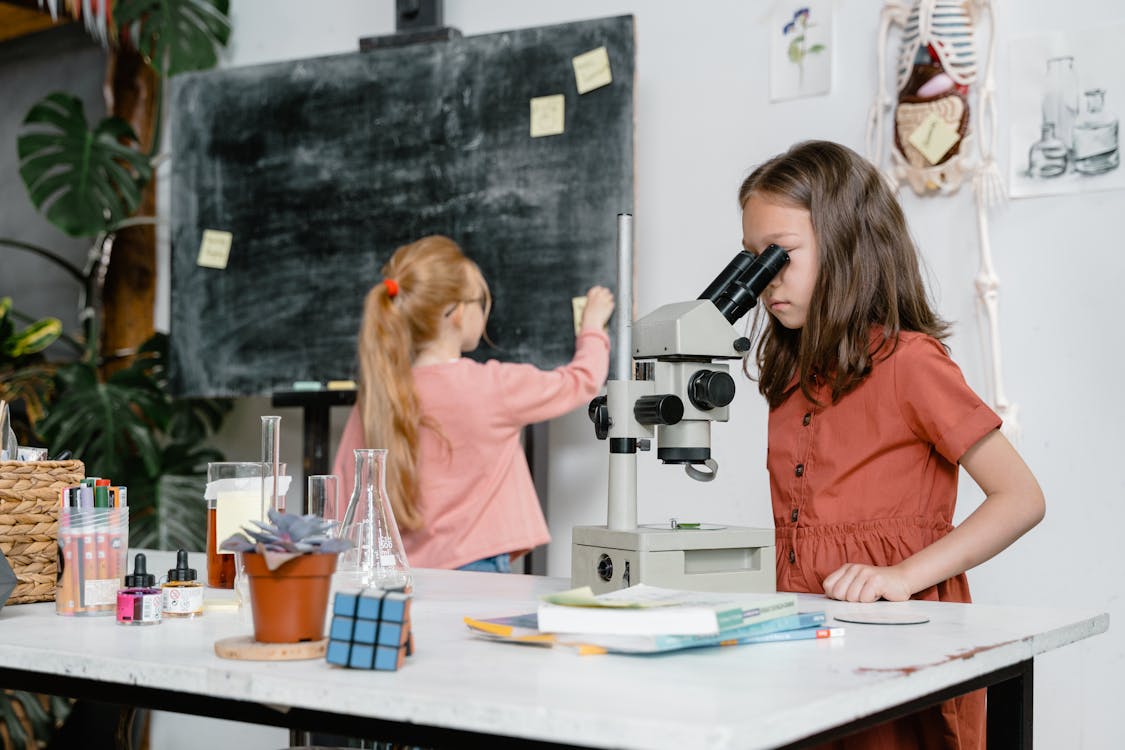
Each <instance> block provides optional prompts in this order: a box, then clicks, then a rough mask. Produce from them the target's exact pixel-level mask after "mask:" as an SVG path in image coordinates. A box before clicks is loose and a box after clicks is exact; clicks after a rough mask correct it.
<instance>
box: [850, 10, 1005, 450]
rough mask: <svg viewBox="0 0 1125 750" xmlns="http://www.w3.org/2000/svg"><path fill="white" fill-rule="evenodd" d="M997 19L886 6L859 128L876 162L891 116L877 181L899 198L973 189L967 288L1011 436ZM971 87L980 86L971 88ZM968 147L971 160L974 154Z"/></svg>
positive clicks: (996, 403) (997, 404) (981, 13)
mask: <svg viewBox="0 0 1125 750" xmlns="http://www.w3.org/2000/svg"><path fill="white" fill-rule="evenodd" d="M983 17H987V19H988V24H987V26H988V51H987V56H986V57H985V58H984V60H983V62H984V75H983V79H981V76H980V72H981V66H980V62H981V61H980V60H979V58H978V52H977V35H978V26H977V24H978V22H979V21H980V20H981V19H982V18H983ZM994 21H995V17H994V14H993V9H992V4H991V2H990V0H913V2H906V1H904V0H888V1H887V2H886V4H884V6H883V11H882V17H881V21H880V25H879V47H878V63H879V74H880V75H879V93H878V98H877V100H876V101H875V103H874V104H873V105H872V107H871V115H870V118H869V120H868V125H867V155H868V157H869V158H870V159H871V160H872V161H873V162H874V163H875V164H876V165H882V164H883V159H884V138H885V137H886V127H885V124H884V120H885V117H886V115H887V113H890V112H893V115H894V117H893V121H894V127H893V131H892V133H893V138H892V139H891V142H890V148H889V150H890V155H891V166H890V168H889V169H885V170H884V173H885V174H886V176H887V179H888V180H889V181H890V183H891V185H892V186H893V187H894V188H895V189H897V188H898V186H899V184H900V183H901V182H902V181H906V182H908V183H909V184H910V186H911V187H912V188H913V189H914V191H915V192H916V193H918V194H919V195H932V194H939V195H951V194H953V193H955V192H957V190H958V188H960V187H961V183H962V182H963V181H965V180H966V179H967V178H969V179H971V180H972V186H973V193H974V199H975V201H976V209H977V233H978V237H979V240H980V269H979V271H978V272H977V277H976V279H975V285H976V291H977V301H978V307H982V308H983V309H984V312H985V316H984V317H985V320H982V326H984V325H986V326H987V332H986V333H984V334H983V335H982V340H987V341H988V342H989V348H990V354H991V357H990V364H991V371H992V373H991V397H992V402H993V407H994V408H995V409H996V411H997V412H998V413H999V415H1000V417H1001V418H1002V419H1003V420H1004V432H1005V433H1006V434H1008V435H1009V437H1012V438H1015V437H1016V436H1018V434H1019V423H1018V414H1017V407H1016V405H1015V404H1012V403H1009V401H1008V399H1007V397H1006V396H1005V394H1004V386H1003V379H1002V377H1001V363H1000V325H999V321H998V310H997V308H998V300H999V288H1000V280H999V279H998V278H997V276H996V274H995V272H994V270H993V266H992V251H991V247H990V244H989V237H988V209H989V208H990V207H991V206H993V205H995V204H997V203H999V202H1000V201H1002V200H1003V199H1004V185H1003V182H1002V180H1001V178H1000V170H999V168H998V166H997V164H996V158H995V146H996V110H995V102H994V99H993V94H994V85H993V78H992V63H993V57H994V55H993V51H994V48H995V23H994ZM892 27H900V28H901V29H902V32H901V38H900V41H899V44H900V47H899V53H898V58H897V60H896V63H895V91H896V94H895V96H894V98H892V96H891V95H890V93H889V92H888V90H887V76H886V57H887V55H886V50H887V44H888V42H889V40H890V36H891V29H892ZM978 81H980V83H979V85H976V84H978ZM974 85H976V89H977V91H976V94H977V108H978V112H977V117H976V122H975V124H976V128H977V130H978V133H979V135H978V137H977V138H974V135H973V133H972V131H971V130H970V128H969V124H970V117H969V114H970V106H969V102H970V91H971V87H973V86H974ZM974 140H975V141H976V142H977V143H978V144H979V145H978V153H977V154H975V155H974V154H972V153H971V152H972V150H973V142H974Z"/></svg>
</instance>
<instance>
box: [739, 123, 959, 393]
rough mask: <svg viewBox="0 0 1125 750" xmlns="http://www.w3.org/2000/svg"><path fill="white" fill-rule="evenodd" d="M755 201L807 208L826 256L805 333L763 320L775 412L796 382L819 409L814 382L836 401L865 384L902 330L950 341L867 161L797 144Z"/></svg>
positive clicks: (761, 348)
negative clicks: (764, 199) (819, 381)
mask: <svg viewBox="0 0 1125 750" xmlns="http://www.w3.org/2000/svg"><path fill="white" fill-rule="evenodd" d="M751 193H757V194H759V195H764V196H768V197H769V198H770V199H771V200H776V201H780V202H782V203H785V204H788V205H791V206H795V207H799V208H804V209H805V210H807V211H808V212H809V215H810V217H811V219H812V227H813V234H814V235H815V237H816V245H817V251H818V253H819V256H820V272H819V274H818V276H817V279H816V284H815V286H814V287H813V293H812V301H811V304H810V309H809V315H808V320H806V322H805V325H804V327H803V328H802V329H799V330H789V329H787V328H785V326H783V325H781V323H779V322H778V321H777V320H776V319H775V318H772V317H770V320H769V323H768V324H767V325H765V326H762V324H761V319H762V316H763V315H766V314H765V313H763V312H762V311H761V310H760V309H759V311H758V313H757V316H758V318H757V325H758V326H760V327H762V328H764V330H763V331H762V335H761V337H760V338H759V340H758V348H757V350H756V360H757V365H758V373H759V377H760V380H759V383H758V390H759V391H760V392H761V393H762V395H763V396H765V397H766V400H767V401H768V402H769V405H770V408H773V407H776V406H778V405H779V404H781V402H782V401H784V400H785V394H786V391H787V387H788V385H789V383H790V382H791V381H792V379H793V378H794V377H795V376H796V377H797V378H798V382H799V383H800V386H801V391H802V392H803V393H804V394H805V396H806V397H808V398H809V400H810V401H814V403H815V399H814V398H813V396H812V383H813V379H814V377H815V378H820V379H822V381H823V382H825V383H827V384H828V385H829V386H830V392H831V397H832V402H833V403H835V402H836V401H838V400H839V399H840V397H841V396H843V395H844V394H846V393H848V392H849V391H850V390H852V389H853V388H855V387H856V386H857V385H859V383H860V381H862V380H863V378H864V377H866V376H867V374H868V373H869V372H870V371H871V364H872V360H873V358H875V357H876V356H877V354H878V353H879V352H881V351H882V352H884V353H885V354H884V355H883V356H885V355H886V354H889V353H890V352H891V351H893V350H894V346H895V345H897V343H898V335H899V333H900V332H902V331H918V332H921V333H925V334H928V335H930V336H933V337H934V338H936V339H938V340H941V339H943V338H945V337H946V336H947V335H948V332H949V324H948V323H946V322H945V321H944V320H942V319H941V318H940V317H938V315H937V314H936V313H935V312H934V310H933V309H932V307H931V305H930V301H929V298H928V295H927V293H926V288H925V285H924V284H923V282H922V274H921V271H920V270H919V262H918V250H917V248H916V247H915V245H914V240H913V238H912V237H911V236H910V230H909V229H908V228H907V226H906V217H905V216H904V215H903V212H902V207H901V206H899V203H898V201H897V200H896V198H895V196H894V195H893V194H892V193H891V190H890V188H889V187H888V185H887V183H886V181H885V180H884V179H883V177H882V176H881V175H880V174H879V172H878V170H876V169H875V168H874V167H873V166H872V165H871V163H870V162H868V161H867V160H866V159H864V158H863V157H861V156H860V155H859V154H857V153H855V152H854V151H852V150H851V149H849V148H846V147H844V146H841V145H839V144H836V143H830V142H827V141H806V142H804V143H798V144H796V145H795V146H793V147H792V148H790V149H789V150H788V151H787V152H785V153H783V154H780V155H778V156H775V157H774V158H772V159H770V160H769V161H767V162H765V163H764V164H762V165H761V166H759V167H758V168H757V169H755V170H754V171H753V173H751V175H750V176H749V177H747V178H746V180H744V181H743V183H742V186H741V187H740V188H739V189H738V203H739V205H740V206H742V207H743V208H745V206H746V201H747V200H748V199H749V198H750V194H751ZM888 344H889V345H888Z"/></svg>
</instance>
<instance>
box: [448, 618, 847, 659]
mask: <svg viewBox="0 0 1125 750" xmlns="http://www.w3.org/2000/svg"><path fill="white" fill-rule="evenodd" d="M824 621H825V614H824V612H800V613H797V614H791V615H783V616H781V617H775V618H772V619H769V620H763V621H761V622H757V623H752V624H749V625H742V626H739V627H736V628H732V629H729V630H726V631H722V632H719V633H715V634H712V635H612V634H610V635H607V634H589V635H562V634H557V633H544V632H542V631H540V630H539V623H538V618H537V617H536V614H535V613H534V612H530V613H528V614H524V615H514V616H511V617H494V618H490V619H484V620H476V619H473V618H471V617H466V618H465V624H466V625H468V626H469V630H470V631H471V632H472V633H473V634H474V635H477V636H481V637H483V638H488V639H490V640H496V641H503V642H506V643H519V644H523V645H528V646H546V647H550V646H563V647H568V648H572V649H574V650H575V651H576V652H577V653H579V654H582V655H588V654H605V653H612V654H657V653H664V652H666V651H679V650H681V649H689V648H703V647H706V646H737V645H743V644H749V643H765V642H768V641H777V640H804V639H818V638H831V637H837V636H841V635H843V633H844V629H843V628H825V627H824Z"/></svg>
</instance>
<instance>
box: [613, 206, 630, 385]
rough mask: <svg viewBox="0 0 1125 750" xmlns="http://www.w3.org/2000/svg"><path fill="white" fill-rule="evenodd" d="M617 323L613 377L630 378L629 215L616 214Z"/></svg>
mask: <svg viewBox="0 0 1125 750" xmlns="http://www.w3.org/2000/svg"><path fill="white" fill-rule="evenodd" d="M616 296H617V323H616V325H615V326H614V333H615V334H616V339H617V341H616V348H615V349H614V366H613V373H612V377H613V379H614V380H632V379H633V215H632V214H617V295H616Z"/></svg>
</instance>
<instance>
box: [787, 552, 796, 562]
mask: <svg viewBox="0 0 1125 750" xmlns="http://www.w3.org/2000/svg"><path fill="white" fill-rule="evenodd" d="M789 562H791V563H795V562H797V553H796V552H794V551H793V550H789Z"/></svg>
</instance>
